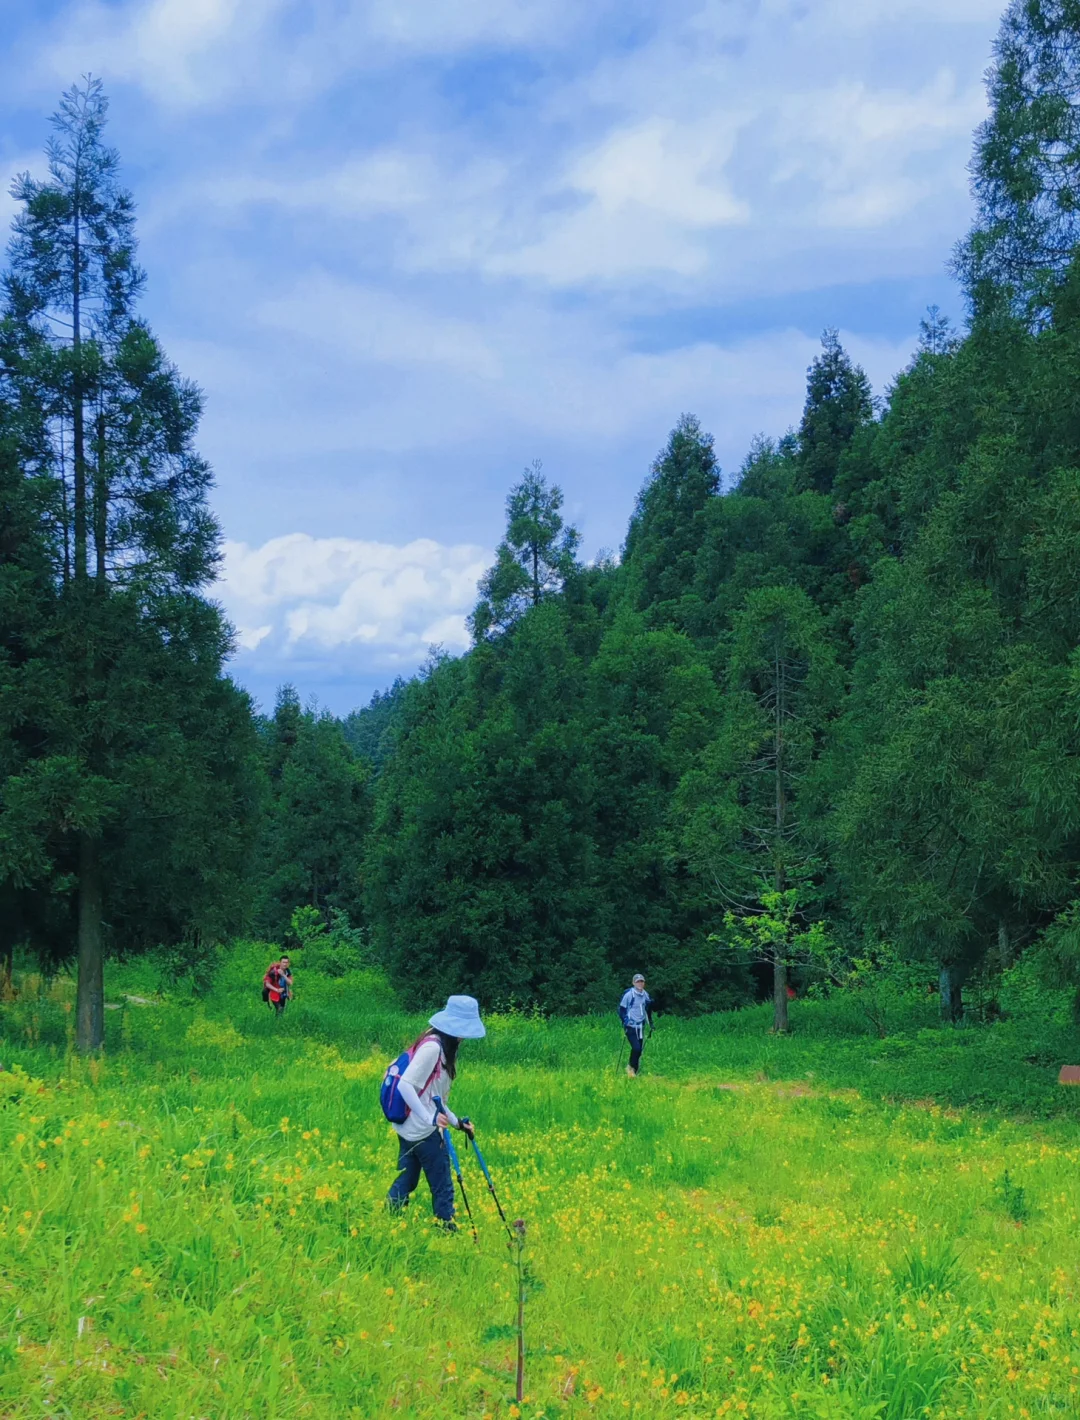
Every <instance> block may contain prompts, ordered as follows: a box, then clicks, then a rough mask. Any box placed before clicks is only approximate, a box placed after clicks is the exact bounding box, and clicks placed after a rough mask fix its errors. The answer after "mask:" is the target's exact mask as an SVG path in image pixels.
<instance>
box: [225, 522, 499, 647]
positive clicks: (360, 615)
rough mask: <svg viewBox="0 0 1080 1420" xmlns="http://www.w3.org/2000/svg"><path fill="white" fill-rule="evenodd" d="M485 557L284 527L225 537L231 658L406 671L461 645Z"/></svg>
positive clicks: (429, 544) (424, 542) (420, 542)
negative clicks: (437, 649)
mask: <svg viewBox="0 0 1080 1420" xmlns="http://www.w3.org/2000/svg"><path fill="white" fill-rule="evenodd" d="M490 561H491V555H490V554H489V553H487V552H485V551H484V549H483V548H481V547H477V546H470V545H463V544H461V545H456V546H446V545H444V544H442V543H439V542H435V541H434V540H432V539H430V538H418V539H417V540H415V541H413V542H410V543H408V544H406V545H404V546H395V545H393V544H391V543H385V542H367V541H362V540H359V539H355V538H346V537H332V538H325V537H324V538H316V537H310V536H309V535H307V534H306V533H289V534H286V535H285V536H282V537H276V538H272V539H270V540H269V541H268V542H265V543H263V544H262V545H261V546H256V547H253V546H249V545H248V544H246V543H243V542H233V541H228V542H226V543H225V547H224V566H223V569H222V575H221V578H220V580H219V582H218V584H217V587H216V589H215V590H216V593H217V596H218V598H219V600H220V601H221V603H222V605H223V607H224V608H225V611H226V612H227V614H228V615H229V617H230V618H231V620H232V622H233V624H234V626H235V627H236V639H237V645H238V647H239V659H240V660H241V662H243V661H244V660H245V659H246V658H249V657H251V656H253V655H254V654H255V653H256V652H257V653H258V654H259V656H260V658H261V660H262V662H263V664H264V665H265V664H266V663H267V662H268V661H271V660H272V661H273V662H274V663H276V664H278V665H280V666H283V667H284V666H287V664H288V662H289V661H290V660H292V659H295V658H298V657H299V658H304V657H311V656H312V655H315V656H325V657H334V658H337V659H338V660H339V661H341V662H345V663H347V662H348V661H349V660H350V659H351V660H353V661H356V659H357V657H358V655H359V657H360V659H361V660H363V661H364V662H365V663H366V664H368V665H370V664H371V663H375V664H378V665H382V666H385V667H391V668H409V669H411V668H413V667H414V666H416V665H417V664H418V663H419V661H420V660H421V659H422V658H423V655H424V653H425V651H426V649H427V647H428V646H430V645H433V644H439V645H443V646H445V647H446V648H447V649H448V650H452V651H460V650H463V649H464V648H465V647H466V646H467V645H468V643H469V637H468V631H467V629H466V624H465V618H466V616H467V615H468V613H469V612H470V611H471V610H472V608H473V606H474V605H475V602H476V584H477V581H478V579H479V578H480V577H481V575H482V574H483V572H484V570H485V568H486V567H487V566H488V565H489V563H490Z"/></svg>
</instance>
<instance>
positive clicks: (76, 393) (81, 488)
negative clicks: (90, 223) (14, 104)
mask: <svg viewBox="0 0 1080 1420" xmlns="http://www.w3.org/2000/svg"><path fill="white" fill-rule="evenodd" d="M72 268H73V269H72V280H71V327H72V335H71V348H72V352H73V354H74V356H75V360H74V367H75V368H74V375H73V379H74V384H73V388H72V392H71V396H72V398H71V406H72V408H71V422H72V432H73V436H74V438H73V442H74V448H73V449H72V458H73V463H74V467H75V475H74V504H75V508H74V513H75V569H74V572H75V585H76V586H81V585H82V584H83V583H84V582H85V581H86V573H87V567H86V521H87V520H86V438H85V428H84V421H83V415H84V409H83V398H84V395H83V385H82V364H81V360H82V329H81V324H80V322H81V309H80V308H81V303H82V247H81V243H80V237H79V189H78V184H76V187H75V237H74V243H73V252H72Z"/></svg>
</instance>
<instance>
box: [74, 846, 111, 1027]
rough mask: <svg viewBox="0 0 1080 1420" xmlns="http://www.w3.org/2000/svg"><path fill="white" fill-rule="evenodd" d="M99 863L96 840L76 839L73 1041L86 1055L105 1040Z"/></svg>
mask: <svg viewBox="0 0 1080 1420" xmlns="http://www.w3.org/2000/svg"><path fill="white" fill-rule="evenodd" d="M101 918H102V896H101V866H100V863H99V861H98V840H97V839H96V838H91V836H90V835H89V834H87V833H84V834H83V835H82V837H81V838H80V840H79V984H78V988H77V994H76V1001H75V1044H76V1046H77V1048H78V1049H79V1050H80V1051H81V1052H82V1053H83V1054H85V1053H86V1052H87V1051H89V1050H100V1049H101V1046H102V1045H103V1043H104V1041H105V971H104V951H103V944H102V925H101Z"/></svg>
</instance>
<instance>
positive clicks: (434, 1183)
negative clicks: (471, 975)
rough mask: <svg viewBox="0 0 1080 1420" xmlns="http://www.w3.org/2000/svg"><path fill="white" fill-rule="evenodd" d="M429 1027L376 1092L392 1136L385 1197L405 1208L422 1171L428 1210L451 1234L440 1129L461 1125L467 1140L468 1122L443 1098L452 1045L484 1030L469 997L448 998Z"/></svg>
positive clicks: (452, 1072)
mask: <svg viewBox="0 0 1080 1420" xmlns="http://www.w3.org/2000/svg"><path fill="white" fill-rule="evenodd" d="M429 1025H430V1027H431V1029H430V1030H427V1031H425V1032H424V1034H423V1035H422V1036H420V1038H419V1039H418V1040H417V1041H416V1043H415V1044H414V1045H412V1046H410V1047H409V1049H408V1050H406V1051H403V1052H402V1054H401V1055H399V1056H398V1058H397V1060H396V1061H395V1062H394V1063H393V1064H392V1065H391V1066H390V1068H389V1069H388V1070H387V1072H386V1077H385V1079H384V1080H383V1085H382V1090H381V1092H380V1101H381V1103H382V1108H383V1113H384V1114H385V1115H386V1117H387V1119H388V1120H389V1121H390V1123H391V1124H392V1125H393V1127H394V1130H395V1132H396V1133H397V1136H398V1176H397V1178H396V1179H395V1180H394V1182H393V1183H392V1184H391V1186H390V1192H389V1193H388V1194H387V1195H386V1201H387V1205H388V1206H389V1207H390V1208H391V1209H394V1210H397V1209H401V1208H404V1207H406V1206H407V1204H408V1202H409V1198H410V1197H411V1195H412V1193H413V1190H414V1189H415V1188H416V1185H417V1184H418V1183H419V1182H420V1174H421V1172H423V1174H424V1176H425V1178H426V1179H427V1181H428V1186H429V1187H430V1189H431V1208H432V1212H433V1213H434V1214H435V1216H436V1218H438V1219H439V1221H440V1222H441V1223H442V1224H443V1226H444V1227H445V1228H446V1229H447V1230H448V1231H450V1232H454V1231H456V1226H457V1225H456V1224H455V1222H454V1184H453V1180H452V1178H451V1176H450V1156H449V1153H448V1151H447V1147H446V1141H445V1139H444V1138H443V1134H442V1131H443V1130H444V1129H450V1128H453V1129H463V1130H464V1131H465V1133H466V1134H468V1135H469V1137H470V1138H471V1137H472V1135H473V1126H472V1123H471V1121H469V1120H468V1119H458V1117H457V1115H456V1114H454V1113H452V1112H451V1110H449V1109H448V1108H447V1107H446V1097H447V1095H449V1093H450V1086H451V1084H452V1083H453V1080H454V1077H455V1076H456V1074H457V1052H458V1046H459V1045H460V1044H461V1042H462V1041H463V1040H480V1039H481V1038H482V1037H483V1036H485V1035H486V1034H487V1031H486V1029H485V1027H484V1023H483V1021H482V1020H481V1019H480V1008H479V1006H478V1005H477V1003H476V1001H475V999H474V998H473V997H472V996H451V997H450V999H449V1000H448V1001H447V1003H446V1007H445V1009H443V1010H441V1011H436V1012H435V1014H434V1015H433V1016H432V1017H431V1020H430V1022H429ZM436 1100H438V1101H439V1102H440V1103H441V1104H442V1110H441V1112H440V1111H439V1110H438V1109H437V1108H436V1105H435V1101H436Z"/></svg>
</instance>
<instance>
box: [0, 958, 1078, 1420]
mask: <svg viewBox="0 0 1080 1420" xmlns="http://www.w3.org/2000/svg"><path fill="white" fill-rule="evenodd" d="M256 960H258V961H259V962H261V956H258V954H257V953H252V954H245V953H241V954H239V955H238V957H237V958H236V959H235V960H234V962H233V964H232V965H231V967H230V968H229V970H228V971H227V972H226V973H225V975H224V976H223V978H222V979H221V981H220V982H219V986H218V990H217V993H216V995H215V998H214V1001H213V1003H212V1005H210V1006H207V1005H200V1004H197V1003H187V1004H182V1003H179V1002H177V1001H165V1002H160V1001H151V996H152V983H151V982H149V981H148V980H147V979H145V977H144V976H140V974H139V972H137V971H130V972H128V973H127V975H124V974H123V973H121V974H120V975H119V976H117V975H114V976H113V977H112V978H111V979H110V989H111V990H112V991H113V992H114V993H117V994H114V996H113V998H112V999H113V1000H114V1001H116V1002H119V1001H120V999H121V996H120V994H119V993H121V992H122V991H123V990H127V991H129V992H130V993H131V994H135V995H141V996H142V997H143V999H146V1000H148V1001H151V1004H146V1005H139V1004H128V1005H127V1006H126V1007H125V1008H123V1009H119V1010H114V1011H111V1012H109V1030H110V1046H109V1050H108V1052H107V1054H106V1057H105V1058H104V1059H103V1060H102V1061H99V1062H98V1061H90V1062H81V1061H78V1060H77V1059H74V1058H73V1057H72V1056H71V1055H70V1054H69V1053H68V1052H67V1051H66V1049H65V1043H66V1040H67V1034H68V1031H69V1029H70V1019H71V1017H70V986H69V985H68V984H67V983H65V982H58V983H56V984H54V985H53V986H52V987H50V988H48V989H46V988H45V987H44V986H42V987H41V988H40V990H38V988H37V986H36V983H34V982H33V981H30V982H29V983H27V986H28V989H27V990H26V991H25V992H24V995H23V997H22V998H21V999H20V1000H19V1001H17V1002H16V1003H14V1004H13V1005H10V1006H8V1007H5V1008H4V1014H3V1018H2V1030H0V1040H2V1041H3V1044H2V1045H0V1061H2V1062H3V1064H4V1065H5V1067H6V1068H5V1070H4V1071H3V1072H2V1073H0V1198H2V1200H3V1202H2V1205H0V1206H2V1211H0V1416H2V1417H4V1420H14V1417H20V1420H21V1417H31V1416H32V1417H42V1416H75V1417H96V1416H106V1415H116V1416H126V1417H136V1416H145V1417H150V1420H159V1417H160V1420H180V1417H185V1420H186V1417H193V1416H206V1417H214V1420H218V1417H221V1420H224V1417H240V1416H245V1415H254V1416H260V1417H271V1416H273V1417H292V1416H305V1415H310V1416H327V1417H338V1416H341V1417H383V1416H389V1415H395V1414H398V1415H401V1416H410V1417H411V1416H416V1417H425V1418H426V1417H450V1416H455V1417H456V1416H468V1417H473V1416H475V1417H477V1420H479V1417H482V1416H490V1417H495V1416H498V1417H515V1416H517V1415H519V1414H523V1415H526V1416H529V1417H533V1416H541V1415H542V1416H547V1417H555V1416H567V1417H568V1416H581V1417H584V1416H589V1415H598V1416H623V1415H630V1416H638V1417H654V1416H655V1417H666V1416H672V1417H674V1416H706V1415H707V1416H714V1415H746V1416H754V1417H774V1416H775V1417H780V1416H808V1417H809V1416H813V1417H859V1420H869V1417H887V1420H900V1417H908V1416H922V1415H929V1416H942V1417H944V1416H950V1417H951V1416H970V1417H984V1416H985V1417H988V1416H1043V1415H1056V1416H1080V1130H1078V1128H1077V1124H1078V1121H1080V1091H1074V1092H1071V1093H1070V1092H1067V1091H1064V1090H1061V1089H1059V1088H1058V1087H1057V1086H1056V1085H1055V1084H1054V1080H1053V1074H1054V1072H1053V1070H1052V1068H1051V1063H1050V1062H1049V1060H1041V1059H1040V1058H1039V1051H1038V1049H1035V1048H1033V1047H1032V1046H1031V1044H1030V1042H1029V1043H1028V1044H1027V1045H1026V1046H1025V1045H1024V1044H1023V1042H1021V1041H1019V1040H1018V1039H1017V1038H1016V1037H1015V1036H1014V1035H1010V1033H1009V1028H1008V1027H1006V1026H1001V1027H995V1028H987V1029H984V1030H977V1031H976V1030H972V1031H960V1032H954V1031H947V1032H946V1031H941V1030H937V1029H931V1028H930V1026H929V1021H928V1020H927V1019H924V1018H922V1017H921V1016H919V1015H918V1014H916V1015H914V1016H911V1017H910V1018H908V1019H906V1020H905V1021H903V1022H902V1023H901V1025H902V1028H900V1027H898V1029H897V1031H896V1033H895V1034H894V1035H892V1036H890V1037H889V1038H888V1039H887V1040H885V1041H878V1040H876V1039H872V1038H871V1037H869V1036H867V1035H866V1034H865V1033H864V1032H863V1030H862V1027H861V1026H860V1025H859V1023H858V1022H857V1021H856V1020H855V1019H853V1018H852V1017H851V1015H850V1013H848V1014H845V1012H844V1010H843V1009H841V1008H840V1007H839V1006H830V1005H820V1006H809V1005H808V1006H802V1007H799V1008H798V1009H797V1011H796V1012H795V1013H793V1018H794V1024H795V1025H796V1027H797V1032H796V1034H795V1035H794V1036H793V1037H792V1038H791V1039H790V1040H776V1039H773V1038H771V1037H769V1036H768V1035H767V1033H766V1025H767V1018H766V1017H765V1016H764V1015H762V1014H761V1013H759V1012H757V1011H747V1012H741V1013H739V1014H738V1015H735V1016H728V1017H717V1018H703V1019H700V1020H697V1021H688V1022H678V1021H674V1020H668V1021H664V1022H662V1024H661V1029H660V1030H659V1031H658V1032H657V1035H656V1037H655V1039H654V1040H653V1042H652V1043H651V1046H650V1051H649V1053H648V1054H647V1056H646V1066H647V1071H646V1073H645V1074H644V1075H643V1076H642V1077H641V1078H640V1079H638V1080H636V1081H628V1080H627V1079H626V1078H625V1076H623V1075H620V1074H619V1073H618V1072H617V1065H618V1056H617V1051H618V1046H619V1036H618V1033H617V1028H615V1027H613V1025H612V1023H611V1022H610V1021H597V1020H591V1019H588V1020H583V1021H562V1022H556V1023H552V1024H547V1023H545V1022H543V1021H540V1020H537V1019H532V1018H529V1017H508V1018H494V1019H492V1020H491V1022H490V1035H489V1039H488V1040H487V1041H485V1042H483V1043H479V1044H477V1045H468V1046H464V1047H463V1048H462V1057H461V1069H460V1074H459V1079H458V1082H457V1085H456V1086H455V1098H454V1102H455V1104H456V1105H457V1107H458V1108H459V1109H461V1110H465V1111H467V1112H468V1113H470V1114H471V1115H473V1116H474V1118H475V1119H476V1120H477V1123H478V1127H479V1131H480V1135H479V1137H480V1138H481V1140H482V1142H483V1144H484V1146H485V1152H486V1156H487V1159H488V1162H489V1164H490V1165H491V1167H492V1170H493V1173H494V1175H495V1179H496V1183H497V1185H498V1186H499V1188H500V1193H501V1194H502V1195H503V1198H504V1201H505V1203H506V1205H507V1207H508V1208H509V1209H510V1210H511V1216H512V1217H513V1216H520V1217H522V1218H523V1219H524V1220H525V1222H526V1225H527V1242H526V1251H525V1258H526V1263H527V1268H528V1273H529V1278H530V1288H529V1295H528V1300H527V1305H526V1315H525V1331H526V1345H527V1356H526V1390H527V1398H526V1401H525V1403H524V1404H523V1406H521V1407H517V1406H516V1405H515V1403H514V1401H513V1386H514V1374H513V1366H514V1350H515V1337H514V1328H513V1323H514V1319H515V1306H516V1290H515V1288H516V1284H515V1274H514V1271H513V1267H512V1259H511V1256H510V1253H509V1251H508V1248H507V1246H506V1238H505V1234H504V1233H503V1232H502V1230H501V1226H500V1224H499V1220H498V1217H497V1215H496V1214H495V1211H494V1208H493V1206H492V1205H491V1202H490V1200H489V1198H488V1197H487V1194H486V1190H485V1189H484V1187H483V1181H482V1178H481V1175H480V1173H479V1170H478V1169H477V1167H476V1165H475V1163H474V1162H473V1160H472V1159H471V1158H470V1159H463V1162H464V1167H465V1169H466V1182H467V1184H468V1185H470V1196H471V1200H472V1203H473V1209H474V1212H475V1213H477V1215H478V1222H479V1225H480V1241H479V1245H478V1246H474V1245H473V1242H472V1240H471V1237H470V1235H469V1233H468V1232H467V1230H466V1231H464V1232H463V1233H461V1234H459V1235H458V1236H456V1237H447V1236H444V1235H441V1234H439V1233H437V1232H436V1231H434V1230H433V1229H432V1227H431V1226H430V1223H429V1213H428V1208H427V1198H426V1189H425V1186H424V1185H423V1184H421V1191H420V1192H419V1193H418V1194H417V1196H416V1200H415V1202H414V1206H413V1207H412V1208H411V1209H410V1210H409V1213H408V1214H407V1215H405V1217H403V1218H402V1219H400V1220H393V1219H390V1218H389V1217H388V1216H387V1215H386V1214H385V1213H384V1212H383V1210H382V1206H381V1201H382V1196H383V1194H384V1193H385V1190H386V1188H387V1186H388V1184H389V1182H390V1180H391V1178H392V1176H393V1172H394V1159H395V1149H394V1147H393V1141H392V1138H391V1136H390V1131H389V1129H388V1127H387V1126H386V1125H385V1124H384V1123H383V1122H382V1120H381V1117H380V1116H379V1113H378V1103H377V1097H376V1096H377V1085H378V1081H379V1078H380V1076H381V1072H382V1069H383V1068H384V1066H385V1063H386V1059H387V1058H388V1057H389V1056H391V1055H392V1054H394V1053H396V1051H397V1050H398V1049H399V1048H400V1046H401V1044H402V1043H404V1042H405V1040H406V1039H407V1037H408V1036H409V1034H410V1032H411V1031H412V1030H413V1029H414V1027H415V1025H416V1022H415V1021H414V1020H413V1019H412V1018H405V1017H403V1016H401V1015H400V1013H398V1012H396V1011H395V1010H394V1008H393V1003H392V1002H391V1001H389V1000H388V999H387V998H386V997H385V995H383V994H380V989H379V987H378V983H373V982H371V981H358V980H355V979H352V980H349V979H347V980H345V981H342V982H320V983H318V985H317V989H316V987H315V985H314V984H311V983H309V989H308V990H307V998H306V999H305V997H304V995H303V994H301V996H300V999H299V1000H298V1001H297V1002H296V1003H295V1009H294V1010H293V1011H292V1012H291V1013H290V1015H289V1016H287V1017H286V1018H285V1019H284V1020H282V1021H276V1020H274V1019H273V1018H272V1017H270V1015H269V1013H267V1012H265V1010H264V1008H263V1007H262V1006H261V1003H259V1002H258V1000H257V997H256V992H255V991H253V990H252V989H251V986H250V977H249V975H248V973H249V971H250V969H251V965H252V963H253V962H255V961H256ZM259 972H260V973H261V965H260V966H259ZM299 987H300V991H301V993H303V992H304V991H305V983H304V981H303V977H302V975H301V977H300V980H299ZM1023 1050H1026V1051H1027V1054H1028V1055H1029V1056H1030V1057H1031V1059H1030V1061H1025V1060H1024V1058H1023V1056H1022V1054H1018V1052H1020V1051H1023Z"/></svg>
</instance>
